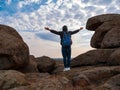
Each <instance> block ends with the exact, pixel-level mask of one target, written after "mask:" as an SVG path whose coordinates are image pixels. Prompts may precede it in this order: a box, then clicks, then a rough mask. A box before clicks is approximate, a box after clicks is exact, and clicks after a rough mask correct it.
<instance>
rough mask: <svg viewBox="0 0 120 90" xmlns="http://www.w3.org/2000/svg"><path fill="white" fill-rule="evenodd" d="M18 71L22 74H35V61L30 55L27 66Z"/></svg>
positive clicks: (36, 69) (36, 70)
mask: <svg viewBox="0 0 120 90" xmlns="http://www.w3.org/2000/svg"><path fill="white" fill-rule="evenodd" d="M18 70H19V71H21V72H23V73H35V72H36V73H37V72H39V71H38V68H37V61H36V59H35V57H34V56H33V55H30V61H29V64H28V65H26V66H25V67H23V68H20V69H18Z"/></svg>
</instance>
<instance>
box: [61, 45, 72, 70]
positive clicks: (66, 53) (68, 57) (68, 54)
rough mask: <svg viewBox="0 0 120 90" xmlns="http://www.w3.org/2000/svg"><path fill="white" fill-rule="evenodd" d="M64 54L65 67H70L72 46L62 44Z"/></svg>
mask: <svg viewBox="0 0 120 90" xmlns="http://www.w3.org/2000/svg"><path fill="white" fill-rule="evenodd" d="M62 56H63V62H64V67H65V68H68V67H70V61H71V46H66V47H63V46H62Z"/></svg>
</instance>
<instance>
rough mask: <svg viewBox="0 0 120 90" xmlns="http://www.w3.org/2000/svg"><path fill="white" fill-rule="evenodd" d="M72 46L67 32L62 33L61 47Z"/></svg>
mask: <svg viewBox="0 0 120 90" xmlns="http://www.w3.org/2000/svg"><path fill="white" fill-rule="evenodd" d="M71 44H72V40H71V35H70V33H69V32H63V38H62V46H70V45H71Z"/></svg>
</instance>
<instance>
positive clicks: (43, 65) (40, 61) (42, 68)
mask: <svg viewBox="0 0 120 90" xmlns="http://www.w3.org/2000/svg"><path fill="white" fill-rule="evenodd" d="M36 60H37V67H38V70H39V72H48V73H51V72H52V71H53V70H54V69H55V60H53V59H51V58H49V57H47V56H42V57H38V58H36Z"/></svg>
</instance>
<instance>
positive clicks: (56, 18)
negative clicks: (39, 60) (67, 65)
mask: <svg viewBox="0 0 120 90" xmlns="http://www.w3.org/2000/svg"><path fill="white" fill-rule="evenodd" d="M119 6H120V0H0V24H4V25H9V26H11V27H13V28H15V29H16V30H17V32H18V33H19V34H20V35H21V36H22V38H23V40H24V42H26V44H27V45H28V47H29V50H30V54H31V55H34V56H35V57H41V56H49V57H51V58H61V57H62V55H61V45H60V38H59V36H57V35H55V34H52V33H50V32H49V31H46V30H44V27H46V26H47V27H49V28H51V29H54V30H57V31H61V30H62V26H63V25H67V26H68V29H69V30H70V31H74V30H76V29H79V28H80V27H84V29H83V30H81V31H80V32H79V33H77V34H75V35H73V36H72V41H73V44H72V57H76V56H78V55H80V54H82V53H85V52H87V51H89V50H92V49H93V48H92V47H91V46H90V40H91V37H92V35H93V34H94V32H93V31H88V30H87V29H86V22H87V20H88V19H89V18H90V17H93V16H96V15H100V14H108V13H115V14H119V13H120V7H119Z"/></svg>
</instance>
